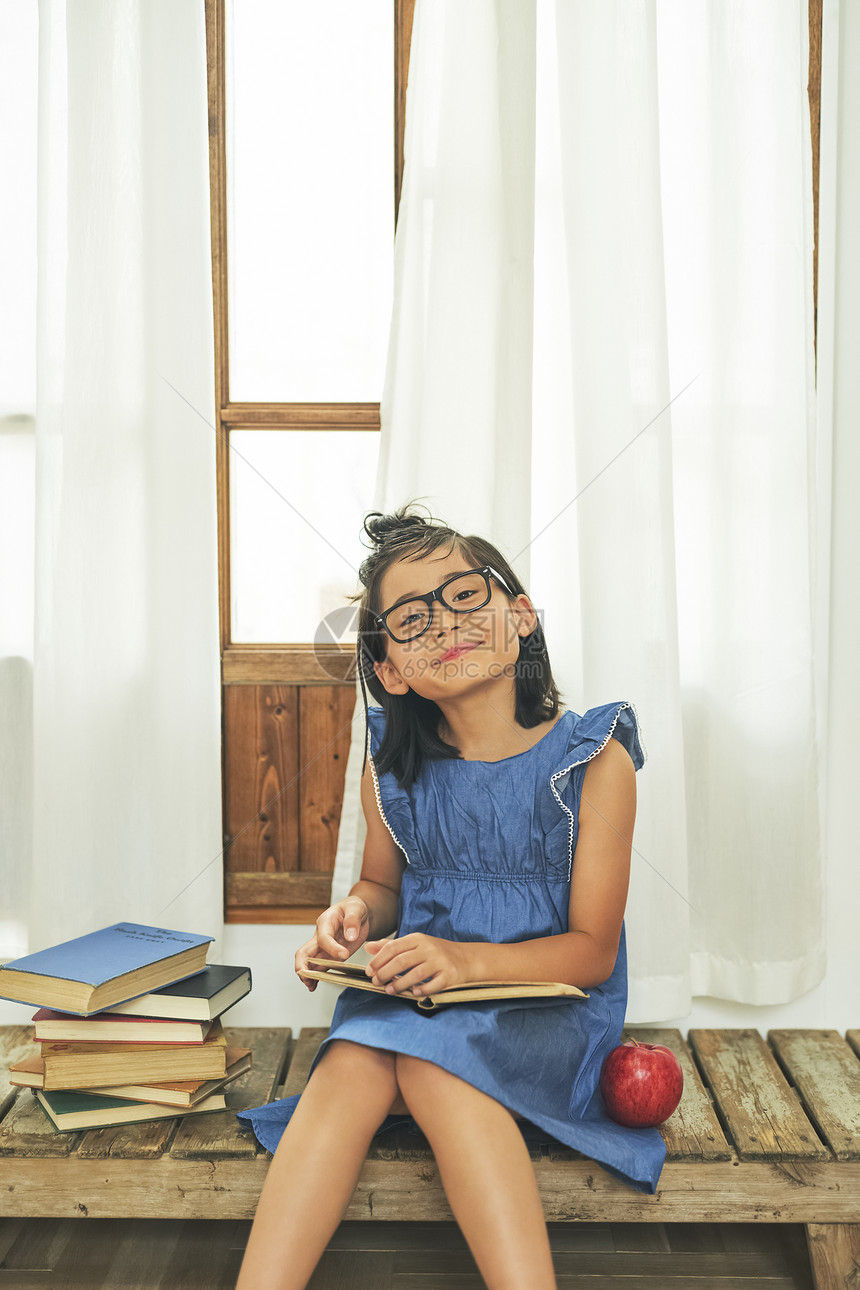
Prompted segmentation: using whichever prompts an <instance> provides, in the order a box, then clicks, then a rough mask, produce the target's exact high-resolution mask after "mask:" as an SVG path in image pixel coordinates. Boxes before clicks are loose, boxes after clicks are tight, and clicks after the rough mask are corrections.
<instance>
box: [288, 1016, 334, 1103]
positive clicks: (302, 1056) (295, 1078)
mask: <svg viewBox="0 0 860 1290" xmlns="http://www.w3.org/2000/svg"><path fill="white" fill-rule="evenodd" d="M327 1034H328V1026H303V1027H302V1029H301V1030H300V1032H299V1037H298V1039H297V1041H296V1045H295V1047H294V1049H293V1055H292V1058H291V1060H290V1065H289V1068H288V1069H287V1075H286V1079H285V1080H284V1092H283V1096H284V1097H292V1095H293V1094H294V1093H301V1092H303V1091H304V1087H305V1085H306V1084H307V1082H308V1075H309V1074H310V1069H311V1062H312V1061H313V1059H314V1058H315V1057H316V1055H317V1049H318V1048H319V1046H320V1044H321V1043H322V1041H323V1040H324V1039H325V1037H326V1035H327Z"/></svg>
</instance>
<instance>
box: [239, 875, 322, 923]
mask: <svg viewBox="0 0 860 1290" xmlns="http://www.w3.org/2000/svg"><path fill="white" fill-rule="evenodd" d="M227 886H228V887H229V882H228V884H227ZM330 905H331V894H330V893H329V892H327V893H326V898H325V900H323V901H321V902H320V904H319V905H232V904H231V905H230V906H229V907H228V908H227V909H226V910H225V913H224V922H225V923H301V924H302V925H305V924H306V925H308V926H309V927H312V926H313V925H314V923H315V922H316V921H317V919H318V918H319V916H320V914H324V913H325V911H326V910H327V909H328V907H329V906H330ZM308 934H309V935H310V933H308Z"/></svg>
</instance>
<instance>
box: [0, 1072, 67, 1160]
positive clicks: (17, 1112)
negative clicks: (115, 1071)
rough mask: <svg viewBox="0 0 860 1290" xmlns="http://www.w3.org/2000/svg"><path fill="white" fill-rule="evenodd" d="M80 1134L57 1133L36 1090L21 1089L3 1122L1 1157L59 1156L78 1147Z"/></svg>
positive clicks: (24, 1158)
mask: <svg viewBox="0 0 860 1290" xmlns="http://www.w3.org/2000/svg"><path fill="white" fill-rule="evenodd" d="M80 1136H81V1135H80V1133H58V1132H57V1131H56V1129H55V1128H54V1126H53V1124H52V1123H51V1121H50V1120H49V1119H48V1116H47V1114H46V1113H45V1112H44V1111H43V1110H42V1108H41V1106H40V1105H39V1103H38V1102H37V1100H36V1095H35V1093H34V1092H33V1090H32V1089H29V1088H22V1089H19V1090H18V1096H17V1097H16V1099H15V1101H14V1102H13V1103H12V1106H11V1107H10V1109H9V1110H8V1111H7V1112H6V1115H5V1117H4V1119H3V1122H2V1123H0V1156H16V1157H18V1158H19V1159H22V1160H33V1159H38V1158H44V1157H50V1158H51V1159H59V1158H61V1157H63V1156H68V1155H69V1154H70V1153H71V1152H73V1151H74V1150H75V1148H76V1147H77V1145H78V1139H79V1138H80ZM3 1172H4V1173H5V1166H4V1170H3Z"/></svg>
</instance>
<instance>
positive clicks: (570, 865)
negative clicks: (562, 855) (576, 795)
mask: <svg viewBox="0 0 860 1290" xmlns="http://www.w3.org/2000/svg"><path fill="white" fill-rule="evenodd" d="M625 708H630V709H632V712H633V720H634V722H635V725H636V731H635V733H636V737H637V738H639V718H638V716H637V715H636V709H635V708H634V707H633V704H632V703H622V704H621V706H620V707H619V709H618V711H617V712H616V714H615V720H614V721H613V722H612V725H611V726H610V727H609V733H608V734H607V736H606V738H605V739H604V741H603V743H602V744H601V745H600V747H599V748H595V750H594V752H592V753H589V754H588V756H587V757H580V758H579V760H578V761H573V762H571V763H570V765H569V766H565V767H564V768H563V769H562V770H557V771H556V772H555V773H554V774H553V775H550V777H549V786H550V788H551V789H552V792H553V796H554V797H555V800H556V801H557V802H558V804H559V806H560V807H561V809H562V810H563V811H567V813H568V815H569V816H570V838H569V840H568V846H567V881H568V882H570V876H571V874H572V873H573V833H574V829H575V826H576V820H575V817H574V814H573V811H572V810H571V809H570V807H569V806H565V804H564V802H563V801H562V800H561V797H560V796H559V794H558V791H557V789H556V786H555V781H556V780H557V779H558V778H559V776H560V775H567V774H569V773H570V771H572V770H575V769H576V767H577V766H584V765H585V763H586V762H589V761H592V760H593V759H594V758H595V757H596V756H597V754H598V753H602V752H603V749H604V748H605V747H606V745H607V744H608V743H609V740H610V739H611V738H612V736H613V734H614V732H615V727H616V726H617V725H618V718H619V717H620V716H621V713H622V712H623V711H624V709H625ZM639 745H640V747H641V746H642V740H641V739H640V740H639ZM643 752H644V749H643Z"/></svg>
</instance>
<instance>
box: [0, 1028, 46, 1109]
mask: <svg viewBox="0 0 860 1290" xmlns="http://www.w3.org/2000/svg"><path fill="white" fill-rule="evenodd" d="M38 1055H39V1046H38V1044H35V1043H34V1042H33V1027H32V1026H26V1025H22V1026H3V1027H2V1028H0V1120H2V1119H3V1116H4V1115H5V1114H6V1112H7V1111H8V1110H9V1109H10V1107H11V1106H12V1104H13V1102H14V1101H15V1098H16V1096H17V1095H18V1093H19V1092H20V1087H19V1085H17V1084H10V1083H9V1067H10V1066H14V1065H15V1063H16V1062H22V1061H24V1060H25V1058H27V1057H37V1056H38Z"/></svg>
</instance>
